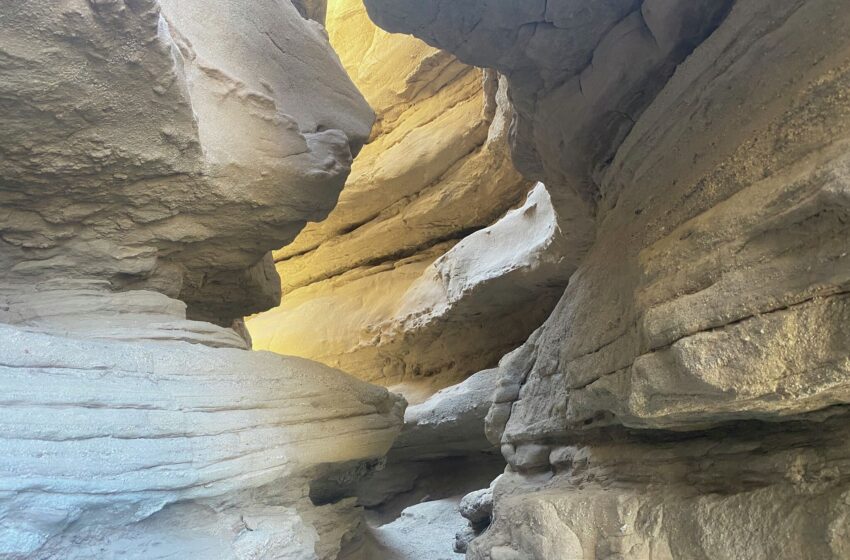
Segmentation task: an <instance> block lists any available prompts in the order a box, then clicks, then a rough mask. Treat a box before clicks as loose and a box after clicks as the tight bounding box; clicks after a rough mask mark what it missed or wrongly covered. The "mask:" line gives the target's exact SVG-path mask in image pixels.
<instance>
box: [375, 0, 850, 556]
mask: <svg viewBox="0 0 850 560" xmlns="http://www.w3.org/2000/svg"><path fill="white" fill-rule="evenodd" d="M366 4H367V7H368V8H369V11H370V14H371V15H372V16H373V17H374V18H375V19H376V21H377V22H378V23H379V24H380V25H383V26H385V27H386V28H388V29H390V30H394V31H404V32H408V33H414V34H416V35H417V36H419V37H420V38H422V39H424V40H426V41H428V42H430V43H431V44H434V45H436V46H439V47H442V48H446V49H448V50H450V51H452V52H454V53H455V54H457V55H458V56H459V57H460V58H461V59H462V60H465V61H467V62H471V63H476V64H480V65H482V66H489V67H493V68H497V69H499V70H500V71H502V72H503V73H505V74H506V75H507V78H508V80H509V82H510V85H511V87H510V97H511V99H512V102H513V106H514V109H515V112H516V120H515V122H514V125H513V131H514V133H513V137H512V142H513V146H512V147H513V153H514V158H515V160H516V161H517V163H518V165H519V166H520V168H521V169H522V170H523V172H524V173H525V174H526V175H527V176H529V177H538V176H542V177H545V178H546V180H547V186H548V187H549V188H550V191H551V192H552V197H553V200H555V206H556V209H557V211H558V212H559V217H560V218H561V219H562V222H561V224H562V229H563V230H565V235H567V236H568V237H569V234H570V231H569V225H568V222H564V221H563V220H564V219H565V218H566V219H569V218H570V217H571V216H572V215H573V214H572V212H574V211H576V209H580V208H583V207H585V208H589V209H590V212H589V214H590V215H592V216H594V225H593V229H594V230H595V241H594V243H593V245H592V246H591V247H590V249H589V251H588V252H587V254H586V257H584V259H583V261H582V262H581V264H580V265H579V267H578V269H577V270H576V272H575V273H574V274H573V275H572V277H571V279H570V283H569V286H568V287H567V289H566V292H565V293H564V295H563V297H562V298H561V300H560V302H559V304H558V306H557V307H556V309H555V311H554V312H553V314H552V315H551V317H550V318H549V319H548V320H547V322H546V323H545V324H544V325H543V326H542V327H541V328H540V329H539V330H538V331H536V332H535V333H534V334H533V335H532V336H531V337H530V338H529V340H528V342H527V343H526V344H525V345H524V346H523V347H522V348H520V349H519V350H517V351H516V352H513V353H511V354H510V355H508V356H507V357H506V358H505V359H503V361H502V362H501V364H500V367H499V370H500V375H501V380H500V382H499V389H498V390H497V392H496V394H495V404H494V405H493V407H492V408H491V410H490V413H489V417H488V426H487V428H488V435H489V436H490V437H491V439H492V441H494V443H498V444H500V445H501V447H502V451H503V454H504V455H505V457H506V459H507V460H508V462H509V464H510V468H509V472H508V474H507V475H506V476H505V477H503V478H501V479H500V480H499V482H498V483H497V484H496V485H495V488H494V494H495V505H494V517H493V525H492V526H491V527H490V529H489V530H488V531H487V532H485V533H484V535H483V536H482V537H480V538H478V539H476V540H474V541H473V542H472V543H471V544H470V547H469V553H468V557H470V558H476V559H478V558H480V559H489V560H500V559H515V558H516V559H518V558H540V559H544V558H546V559H548V558H561V557H563V558H588V557H618V558H636V559H637V558H653V559H654V558H700V559H701V558H705V559H712V560H714V559H718V558H729V559H732V558H765V559H767V558H788V559H791V558H812V559H814V558H818V559H823V558H835V559H838V558H844V557H845V556H847V554H848V546H850V535H848V533H847V531H846V529H845V528H846V526H847V519H848V515H850V502H848V501H847V496H848V491H850V486H848V484H850V468H848V463H847V453H846V445H845V444H844V443H843V441H844V440H845V439H846V435H847V427H846V426H847V425H846V412H845V411H846V408H845V407H846V405H847V404H848V403H850V369H848V363H849V362H848V359H850V340H848V338H847V336H846V335H845V334H844V333H845V331H846V329H845V328H844V325H845V324H846V320H847V317H846V315H847V314H846V309H845V307H846V305H845V304H846V301H845V300H846V299H847V298H846V294H845V292H846V291H847V282H848V278H850V261H848V256H847V253H848V252H847V248H848V247H850V232H848V227H847V223H848V218H850V214H848V212H850V206H848V204H847V200H848V192H850V191H848V184H850V183H848V178H850V174H848V171H850V167H848V163H850V162H849V161H848V159H847V156H846V154H847V153H848V145H850V144H848V142H850V104H848V98H847V96H846V95H845V93H844V92H845V90H846V88H847V83H848V82H847V80H848V75H850V74H848V71H850V70H848V69H850V34H848V33H847V29H848V23H850V21H848V12H847V10H846V9H845V6H843V3H842V2H838V1H834V0H783V1H780V2H776V1H766V0H738V1H736V2H734V3H732V2H684V1H682V2H656V1H653V0H646V1H644V2H633V1H623V2H601V3H593V4H592V5H591V4H589V3H581V2H576V1H572V0H560V1H552V0H550V1H549V2H548V3H546V2H540V3H534V2H532V3H523V4H522V6H519V5H514V4H504V3H497V4H492V3H476V2H469V3H449V2H440V1H438V0H434V1H426V2H415V3H414V2H409V1H406V0H366ZM576 30H580V31H576ZM813 30H817V32H813ZM544 39H545V40H544ZM553 47H557V52H558V53H559V58H558V59H557V63H555V58H553V56H550V53H551V52H553V51H554V50H555V49H554V48H553ZM567 66H570V67H569V68H568V67H567ZM617 115H619V116H617ZM615 116H616V118H615ZM557 177H561V178H562V182H560V183H559V182H558V180H557ZM578 201H581V202H580V203H579V202H578ZM582 205H583V206H582ZM802 512H806V513H805V514H804V513H802ZM532 528H533V529H532ZM779 535H781V536H779Z"/></svg>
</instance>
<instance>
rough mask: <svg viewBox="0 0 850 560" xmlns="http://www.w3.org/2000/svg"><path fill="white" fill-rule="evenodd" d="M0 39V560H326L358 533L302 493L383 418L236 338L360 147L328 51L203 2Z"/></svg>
mask: <svg viewBox="0 0 850 560" xmlns="http://www.w3.org/2000/svg"><path fill="white" fill-rule="evenodd" d="M316 6H317V4H316V3H308V7H309V8H310V10H311V11H312V10H314V8H316ZM302 7H303V6H302ZM311 13H312V12H311ZM306 15H310V14H306ZM313 15H315V14H313ZM0 26H2V28H3V32H2V33H0V76H2V79H0V98H2V99H3V102H2V103H0V105H1V106H2V109H0V111H2V113H0V122H2V125H3V131H4V132H3V135H4V141H3V142H2V146H0V154H2V155H0V174H1V175H0V176H2V184H0V263H2V266H0V557H2V558H4V559H6V558H8V559H10V560H23V559H45V560H46V559H51V560H52V559H59V558H61V559H69V560H72V559H80V560H82V559H86V560H88V559H91V558H137V559H139V560H142V559H143V560H152V559H157V558H175V557H180V558H190V559H195V558H198V559H200V558H203V559H211V560H212V559H221V560H236V559H239V560H244V559H248V558H269V559H272V558H279V559H304V560H313V559H332V558H336V557H337V556H338V554H339V553H340V551H341V550H343V549H345V548H346V547H347V546H349V544H350V543H352V542H355V541H356V540H357V539H358V538H359V537H360V535H361V534H362V532H363V521H362V515H361V510H360V508H358V507H356V504H355V500H354V499H353V498H350V497H346V496H340V497H339V499H338V500H336V501H335V502H334V503H326V504H320V505H315V504H314V503H313V501H312V499H311V495H310V488H311V486H312V485H316V484H319V483H321V481H322V480H323V479H325V478H326V477H327V476H329V473H333V472H334V471H335V470H336V469H338V468H340V465H351V464H357V465H360V464H371V463H374V462H376V461H380V459H381V457H382V456H383V455H384V454H385V453H386V452H387V450H388V449H389V447H390V445H391V443H392V441H393V440H394V439H395V437H396V436H397V434H398V432H399V430H400V427H401V422H402V416H403V410H404V406H405V404H404V401H403V399H401V398H400V397H398V396H396V395H393V394H391V393H389V392H388V391H387V390H386V389H384V388H380V387H376V386H371V385H368V384H366V383H364V382H362V381H358V380H356V379H354V378H352V377H350V376H348V375H346V374H344V373H343V372H341V371H338V370H334V369H332V368H329V367H327V366H324V365H322V364H319V363H316V362H311V361H309V360H305V359H302V358H295V357H284V356H279V355H276V354H272V353H268V352H249V351H248V350H247V349H248V348H249V347H250V342H249V338H248V337H247V335H246V333H245V332H244V328H242V327H241V316H242V315H244V314H246V313H250V312H255V311H259V310H261V309H264V308H267V307H270V306H273V305H275V304H276V303H277V302H278V299H279V294H280V284H279V278H278V276H277V273H276V271H275V270H274V264H273V261H272V258H271V255H270V254H268V252H269V251H270V250H271V249H272V248H276V247H279V246H280V245H282V244H285V243H287V242H288V241H290V240H291V239H292V238H294V237H295V235H296V233H297V232H298V231H299V230H300V229H301V227H303V225H304V223H305V222H307V221H308V220H318V219H321V218H322V217H324V216H325V215H326V214H327V212H328V211H329V210H330V208H331V207H332V206H333V204H334V203H335V200H336V197H337V195H338V193H339V190H340V188H341V187H342V184H343V182H344V180H345V177H346V176H347V174H348V171H349V166H350V163H351V155H352V153H353V152H356V151H357V150H358V149H359V148H360V147H361V146H362V144H363V143H364V142H365V141H366V139H367V137H368V134H369V127H370V125H371V122H372V113H371V111H370V109H369V107H368V106H367V105H366V103H365V101H364V100H363V98H362V97H361V96H360V94H359V93H358V91H357V90H356V89H355V88H354V86H353V85H352V84H351V82H350V80H348V78H347V76H346V74H345V72H344V70H343V69H342V66H341V65H340V63H339V61H338V59H337V58H336V55H335V54H334V53H333V51H332V50H331V48H330V46H329V44H328V42H327V39H326V36H325V33H324V30H323V29H322V28H321V26H320V25H318V24H317V23H316V22H315V21H311V20H308V19H305V18H304V17H302V16H301V14H300V13H299V12H298V11H297V10H296V7H294V6H293V5H292V4H290V3H289V2H275V1H261V2H251V3H247V4H246V3H243V2H231V1H225V0H221V1H214V2H203V3H201V2H194V3H193V2H176V1H170V0H163V1H162V2H153V1H146V0H138V1H136V0H133V1H130V0H126V1H118V0H99V1H97V2H94V1H92V2H86V1H76V0H70V1H68V2H60V3H57V2H29V1H24V2H14V3H8V4H6V5H4V6H3V7H0ZM178 298H179V299H178ZM181 300H182V301H181ZM187 313H188V315H189V317H190V318H188V319H187ZM199 318H203V319H209V320H212V321H214V322H215V323H217V324H213V323H212V322H204V321H200V320H197V319H199ZM234 318H240V319H237V320H234ZM221 325H224V326H221ZM231 325H232V326H233V328H228V327H229V326H231Z"/></svg>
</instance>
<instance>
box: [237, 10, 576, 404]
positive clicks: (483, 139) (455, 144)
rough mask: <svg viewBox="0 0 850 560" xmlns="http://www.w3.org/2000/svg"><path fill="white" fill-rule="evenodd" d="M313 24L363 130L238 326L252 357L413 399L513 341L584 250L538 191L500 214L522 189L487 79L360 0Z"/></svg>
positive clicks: (486, 363)
mask: <svg viewBox="0 0 850 560" xmlns="http://www.w3.org/2000/svg"><path fill="white" fill-rule="evenodd" d="M328 13H329V15H328V27H329V31H330V37H331V42H332V44H333V45H334V47H335V48H336V49H337V50H338V52H340V56H341V59H342V61H343V64H344V65H345V66H346V68H347V69H348V70H349V72H350V73H351V75H352V79H353V80H354V82H355V83H356V84H357V86H358V87H359V88H360V89H361V90H362V91H363V93H364V95H365V97H366V98H367V100H368V101H369V103H370V104H371V105H372V107H373V108H374V109H375V111H376V113H377V122H376V125H375V128H374V130H373V132H372V138H371V140H370V142H369V143H368V144H367V145H366V146H365V147H364V148H363V150H362V151H361V152H360V154H359V155H358V157H357V160H356V161H355V163H354V165H353V168H352V173H351V176H350V177H349V179H348V182H347V183H346V186H345V188H344V189H343V192H342V194H341V195H340V199H339V204H338V205H337V206H336V208H335V209H334V210H333V212H331V214H330V215H329V216H328V218H327V219H325V220H324V221H322V222H319V223H315V224H309V225H308V226H307V227H306V228H305V229H304V230H303V231H302V232H301V234H300V235H299V236H298V238H297V239H296V240H295V241H294V242H293V243H292V244H290V245H288V246H286V247H284V248H283V249H281V250H280V251H277V252H275V258H276V260H277V270H278V272H279V273H280V276H281V278H282V282H283V292H284V298H283V301H282V304H281V306H280V307H279V308H278V309H275V310H272V311H269V312H267V313H264V314H261V315H259V316H257V317H253V318H251V319H250V320H249V321H248V326H249V329H250V331H251V334H252V338H253V340H254V343H255V345H256V346H257V347H258V348H265V349H270V350H273V351H276V352H280V353H284V354H294V355H299V356H304V357H308V358H311V359H316V360H319V361H321V362H323V363H326V364H329V365H332V366H334V367H339V368H341V369H343V370H345V371H349V372H351V373H352V374H354V375H356V376H358V377H361V378H363V379H366V380H369V381H373V382H377V383H380V384H383V385H388V386H393V387H394V388H396V389H397V390H400V391H402V392H404V394H405V396H406V397H407V398H408V399H409V400H411V402H421V401H422V400H424V399H425V398H427V397H428V396H429V395H431V394H433V392H434V391H435V390H437V389H440V388H442V387H446V386H448V385H451V384H453V383H458V382H460V381H462V380H463V379H464V378H465V377H467V376H468V375H470V374H472V373H474V372H476V371H479V370H481V369H484V368H487V367H492V366H494V365H495V364H496V362H497V361H498V359H499V358H500V357H501V356H502V355H503V354H504V353H505V352H507V351H509V350H511V349H513V348H515V347H516V346H518V345H519V344H521V343H522V341H523V340H525V338H526V337H527V336H528V334H529V333H531V332H532V331H533V330H534V329H535V328H536V327H537V326H539V325H540V324H541V323H542V321H543V320H544V319H545V317H546V316H547V315H548V313H549V312H550V311H551V309H552V307H553V306H554V304H555V301H556V299H557V297H558V296H559V295H560V293H561V291H562V289H563V286H564V285H565V284H566V281H567V278H568V277H569V274H570V273H571V271H572V268H571V267H574V266H575V262H576V260H577V259H576V256H577V254H579V252H580V250H583V249H584V248H585V246H586V244H587V243H588V242H589V239H586V238H582V239H580V240H578V239H573V241H576V243H568V242H566V240H564V239H562V237H563V236H562V234H561V231H559V230H558V228H557V226H556V224H555V214H554V211H553V209H552V206H551V202H550V200H549V195H548V194H546V192H545V189H544V188H543V187H542V186H540V187H538V188H537V189H536V190H534V192H533V193H532V194H531V195H529V198H528V201H527V202H525V206H523V207H522V210H521V212H522V213H521V214H517V212H516V211H511V212H507V211H508V210H509V209H511V208H512V207H514V208H515V207H517V206H521V205H522V204H523V201H524V200H525V198H526V195H527V193H528V192H529V189H530V187H531V185H532V184H531V183H530V182H529V181H527V180H524V179H523V178H522V177H521V176H520V175H519V174H518V173H517V172H516V171H515V170H514V168H513V166H512V164H511V162H510V158H509V154H508V146H507V136H508V132H509V130H508V129H509V123H510V120H511V110H510V108H509V104H508V100H507V97H506V83H505V82H504V80H500V79H499V78H498V76H497V75H496V73H495V72H486V73H483V74H482V72H481V71H480V70H478V69H475V68H472V67H469V66H466V65H464V64H462V63H460V62H459V61H458V60H457V59H456V58H454V57H453V56H451V55H449V54H448V53H446V52H444V51H440V50H437V49H434V48H432V47H429V46H427V45H426V44H424V43H422V42H421V41H419V40H416V39H413V38H411V37H406V36H402V35H390V34H387V33H385V32H384V31H382V30H380V29H377V28H376V27H375V26H374V24H372V23H371V21H369V19H368V17H367V15H366V13H365V10H364V8H363V5H362V4H361V2H360V0H337V1H334V2H331V3H330V4H329V12H328ZM506 212H507V215H506ZM485 228H486V229H485ZM473 232H474V233H473ZM577 247H578V248H577Z"/></svg>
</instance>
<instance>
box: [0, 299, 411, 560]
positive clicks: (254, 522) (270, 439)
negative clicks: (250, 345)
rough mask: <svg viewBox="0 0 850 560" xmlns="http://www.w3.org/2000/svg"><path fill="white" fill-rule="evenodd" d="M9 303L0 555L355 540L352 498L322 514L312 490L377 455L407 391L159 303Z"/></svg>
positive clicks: (260, 553)
mask: <svg viewBox="0 0 850 560" xmlns="http://www.w3.org/2000/svg"><path fill="white" fill-rule="evenodd" d="M33 302H36V303H33ZM44 303H47V304H50V307H51V308H52V313H51V314H50V315H49V316H48V315H47V314H46V313H43V312H42V313H39V309H40V308H39V305H40V304H44ZM86 306H90V307H91V309H92V312H91V314H90V315H87V314H86V312H85V311H83V309H84V308H85V307H86ZM3 307H4V308H5V309H7V312H8V313H9V316H11V317H15V318H16V321H15V323H16V324H14V325H12V324H8V323H3V324H0V339H2V341H3V342H2V344H0V367H2V369H3V376H2V379H0V389H2V390H0V394H2V397H0V399H2V403H0V405H2V406H0V426H2V430H0V432H2V434H3V435H2V436H0V451H2V453H0V495H2V499H0V519H2V520H3V522H2V524H0V555H2V556H3V557H4V558H10V559H23V558H45V559H46V558H68V559H74V558H80V559H83V558H92V557H97V556H101V555H104V554H105V555H107V556H110V555H111V556H118V557H122V558H139V559H142V558H144V559H154V558H166V557H173V556H174V555H181V556H186V557H190V558H200V557H204V558H215V559H218V558H221V559H236V558H246V557H248V558H257V557H262V558H305V559H308V558H335V557H336V554H337V552H338V551H339V550H340V547H341V546H343V545H344V543H345V541H346V540H350V539H352V538H354V537H355V536H356V535H357V534H358V533H359V531H360V530H361V523H362V521H361V519H360V517H359V513H358V511H357V510H356V508H355V507H354V503H353V501H352V500H350V499H349V500H341V501H338V502H337V503H335V504H332V505H330V504H329V505H323V506H320V507H316V506H314V505H313V503H312V502H311V500H310V498H309V496H308V489H309V484H310V483H311V481H312V480H313V479H314V478H316V477H317V476H321V473H322V472H323V471H326V470H327V469H329V468H331V466H332V465H336V464H345V463H351V462H354V461H372V460H376V459H378V458H380V457H381V456H382V455H384V454H385V453H386V451H387V450H388V448H389V447H390V444H391V443H392V441H393V439H394V438H395V437H396V435H397V434H398V430H399V428H400V425H401V420H402V414H403V410H404V401H403V400H402V399H400V398H399V397H397V396H395V395H392V394H391V393H388V392H387V390H386V389H383V388H379V387H375V386H370V385H367V384H365V383H363V382H360V381H357V380H355V379H354V378H352V377H349V376H347V375H345V374H343V373H342V372H339V371H336V370H332V369H330V368H328V367H326V366H323V365H320V364H317V363H315V362H310V361H308V360H303V359H301V358H291V357H283V356H278V355H275V354H270V353H267V352H247V351H245V350H243V349H242V348H244V342H243V341H242V339H241V338H240V337H238V336H237V335H236V334H235V333H233V331H229V337H230V338H226V332H227V331H228V329H223V328H220V327H215V326H214V325H208V324H204V323H198V322H193V321H186V320H185V318H184V309H185V307H184V306H183V304H182V303H180V302H175V301H173V300H169V299H168V298H166V297H165V296H162V295H160V294H156V293H150V292H148V293H144V292H127V293H123V294H112V293H109V292H105V291H100V292H98V291H97V290H95V289H94V288H92V287H89V289H87V290H83V289H79V290H77V291H75V292H71V291H68V290H61V291H52V290H50V289H49V288H48V287H42V288H41V290H40V291H38V292H37V293H36V294H34V296H33V298H32V299H29V298H20V297H19V296H18V297H16V298H9V299H6V300H5V301H4V304H3ZM111 315H113V316H118V318H119V321H118V322H115V323H110V322H109V321H110V320H111V317H110V316H111ZM71 317H77V321H78V322H77V323H75V322H73V321H71ZM100 320H104V321H106V325H111V326H112V327H114V330H115V331H117V333H116V332H113V333H109V334H107V333H105V332H102V331H99V330H97V329H96V328H90V326H91V325H96V324H97V323H98V322H99V321H100ZM106 325H105V326H106ZM133 325H135V330H133V329H134V327H133ZM204 325H206V328H204ZM104 330H111V329H104ZM165 334H168V336H165ZM226 342H231V344H226Z"/></svg>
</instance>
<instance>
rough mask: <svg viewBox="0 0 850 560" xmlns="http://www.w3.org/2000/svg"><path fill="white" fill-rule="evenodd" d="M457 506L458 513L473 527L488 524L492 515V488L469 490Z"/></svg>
mask: <svg viewBox="0 0 850 560" xmlns="http://www.w3.org/2000/svg"><path fill="white" fill-rule="evenodd" d="M458 508H459V511H460V514H461V515H462V516H464V517H465V518H466V519H467V520H469V522H470V523H471V524H472V526H473V527H480V526H481V525H484V526H486V525H488V524H489V523H490V518H491V517H492V516H493V488H492V487H490V488H482V489H481V490H476V491H475V492H470V493H469V494H467V495H466V496H464V497H463V499H462V500H461V501H460V505H459V506H458Z"/></svg>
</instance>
